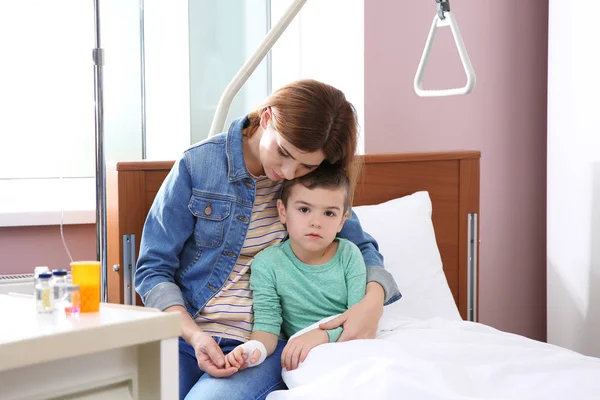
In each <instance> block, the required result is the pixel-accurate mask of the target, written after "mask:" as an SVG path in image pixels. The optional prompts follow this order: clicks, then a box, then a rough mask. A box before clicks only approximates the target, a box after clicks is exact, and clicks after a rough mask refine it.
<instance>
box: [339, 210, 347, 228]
mask: <svg viewBox="0 0 600 400" xmlns="http://www.w3.org/2000/svg"><path fill="white" fill-rule="evenodd" d="M347 219H348V211H346V212H345V213H344V216H343V217H342V222H340V226H339V227H338V233H340V231H341V230H342V228H343V227H344V222H346V220H347Z"/></svg>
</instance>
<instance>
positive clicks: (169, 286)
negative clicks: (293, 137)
mask: <svg viewBox="0 0 600 400" xmlns="http://www.w3.org/2000/svg"><path fill="white" fill-rule="evenodd" d="M247 123H248V118H247V117H244V118H241V119H238V120H236V121H234V122H233V123H232V124H231V127H230V128H229V131H228V132H227V133H221V134H219V135H216V136H213V137H211V138H208V139H206V140H204V141H202V142H200V143H198V144H196V145H194V146H192V147H191V148H189V149H188V150H186V151H185V152H184V153H183V155H182V156H181V157H180V158H179V159H178V160H177V161H176V162H175V165H174V166H173V168H172V169H171V171H170V172H169V174H168V176H167V177H166V179H165V181H164V182H163V184H162V186H161V188H160V189H159V191H158V193H157V195H156V198H155V199H154V203H153V204H152V207H151V208H150V212H149V214H148V217H147V218H146V222H145V224H144V230H143V233H142V240H141V243H140V253H139V258H138V262H137V269H136V272H135V288H136V291H137V292H138V293H139V294H140V296H141V297H142V300H143V302H144V304H145V305H146V306H149V307H156V308H159V309H161V310H164V309H166V308H167V307H171V306H174V305H182V306H184V307H185V308H186V309H187V311H188V312H189V313H190V315H192V317H195V316H196V315H197V314H198V313H199V312H200V310H201V309H202V308H203V307H204V305H205V304H206V303H207V302H208V300H210V299H211V298H212V297H213V296H214V295H215V294H217V293H218V292H219V290H220V289H221V288H222V287H223V285H224V284H225V282H226V281H227V278H228V277H229V274H230V273H231V271H232V270H233V267H234V265H235V262H236V260H237V258H238V256H239V254H240V252H241V250H242V247H243V245H244V240H245V238H246V233H247V232H248V226H249V223H250V217H251V215H252V207H253V205H254V196H255V190H256V188H255V182H254V180H253V179H252V176H251V175H250V173H249V172H248V170H247V169H246V165H245V163H244V156H243V151H242V129H243V128H244V127H245V126H246V125H247ZM339 236H340V237H343V238H346V239H348V240H350V241H352V242H354V243H355V244H356V245H358V247H359V248H360V250H361V252H362V254H363V257H364V259H365V264H366V265H367V267H368V268H367V281H368V282H371V281H374V282H378V283H379V284H381V286H382V287H383V289H384V291H385V303H386V304H390V303H392V302H394V301H396V300H398V299H399V298H400V297H401V295H400V292H399V290H398V287H397V286H396V283H395V281H394V278H393V277H392V275H391V274H390V273H389V272H387V271H386V270H385V269H384V268H383V257H382V255H381V254H380V253H379V251H378V246H377V242H376V241H375V240H374V239H373V238H372V237H371V236H369V235H368V234H367V233H365V232H364V231H363V230H362V228H361V226H360V222H359V221H358V219H357V217H356V215H354V214H352V216H351V217H350V218H348V219H347V220H346V223H345V224H344V227H343V229H342V231H341V232H340V233H339Z"/></svg>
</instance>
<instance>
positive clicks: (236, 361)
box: [225, 346, 248, 370]
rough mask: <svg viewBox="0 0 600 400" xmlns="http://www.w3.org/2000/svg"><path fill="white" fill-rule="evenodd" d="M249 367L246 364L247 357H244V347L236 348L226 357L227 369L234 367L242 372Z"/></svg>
mask: <svg viewBox="0 0 600 400" xmlns="http://www.w3.org/2000/svg"><path fill="white" fill-rule="evenodd" d="M247 366H248V364H247V363H246V356H245V355H244V349H242V346H238V347H236V348H235V349H233V350H231V351H230V352H229V354H227V355H226V356H225V367H226V368H230V367H233V368H236V369H237V370H241V369H244V368H246V367H247Z"/></svg>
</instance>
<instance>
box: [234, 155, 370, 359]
mask: <svg viewBox="0 0 600 400" xmlns="http://www.w3.org/2000/svg"><path fill="white" fill-rule="evenodd" d="M349 192H350V183H349V180H348V177H347V176H346V175H345V174H344V173H343V172H342V171H338V169H337V168H334V167H332V166H330V165H328V164H326V163H323V164H321V166H320V167H319V168H318V169H317V170H316V171H314V172H313V173H311V174H308V175H305V176H303V177H301V178H298V179H294V180H291V181H287V182H285V183H284V185H283V188H282V191H281V199H280V200H278V201H277V208H278V211H279V219H280V220H281V223H282V224H284V225H285V226H286V229H287V231H288V235H289V239H288V240H285V241H284V242H282V243H280V244H278V245H275V246H273V247H270V248H267V249H265V250H263V251H262V252H260V253H259V254H258V255H257V256H256V258H255V259H254V261H253V262H252V267H251V268H252V273H251V275H250V288H251V289H252V291H253V296H254V305H253V308H254V328H253V332H252V335H251V336H250V341H248V342H246V343H244V344H243V345H240V346H238V347H236V348H235V349H234V350H233V351H231V352H230V353H229V354H228V355H227V356H226V360H227V362H228V363H229V364H230V365H232V366H235V367H237V368H240V367H242V368H243V367H244V363H245V362H247V365H248V366H250V367H252V366H256V365H258V364H260V363H262V362H263V361H264V359H265V358H266V357H267V356H268V355H270V354H271V353H273V351H274V350H275V348H276V346H277V340H278V337H279V334H280V332H281V330H282V329H283V333H284V334H285V335H286V336H287V337H291V339H290V340H289V342H288V344H287V345H286V347H285V348H284V350H283V353H282V355H281V365H282V367H284V368H286V369H287V370H293V369H296V368H297V367H298V364H299V363H301V362H303V361H304V360H305V358H306V356H307V354H308V352H309V351H310V350H311V349H313V348H314V347H316V346H318V345H320V344H323V343H329V342H335V341H337V340H338V338H339V337H340V335H341V333H342V330H343V328H342V327H339V328H336V329H333V330H329V331H325V330H321V329H319V328H318V327H317V328H316V329H312V330H309V331H308V332H306V333H303V332H300V335H298V336H297V337H292V336H293V335H294V334H296V333H298V332H299V331H301V330H302V329H304V328H306V327H309V326H310V325H312V324H315V323H317V322H318V321H320V320H322V319H323V318H326V317H330V316H332V315H334V314H339V313H343V312H344V311H346V310H347V309H348V308H349V307H351V306H353V305H354V304H356V303H358V302H359V301H360V300H362V298H363V297H364V295H365V288H366V267H365V263H364V260H363V257H362V254H361V252H360V250H359V248H358V247H357V246H356V245H355V244H353V243H352V242H350V241H348V240H345V239H341V238H336V234H337V233H338V232H339V231H340V230H341V229H342V227H343V225H344V222H345V221H346V218H347V216H348V211H347V210H348V206H349V204H348V203H349V198H350V193H349Z"/></svg>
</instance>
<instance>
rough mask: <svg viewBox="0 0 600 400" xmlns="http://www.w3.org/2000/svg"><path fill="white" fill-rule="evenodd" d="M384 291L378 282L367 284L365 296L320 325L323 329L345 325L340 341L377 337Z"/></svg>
mask: <svg viewBox="0 0 600 400" xmlns="http://www.w3.org/2000/svg"><path fill="white" fill-rule="evenodd" d="M383 299H384V292H383V288H382V287H381V285H380V284H379V283H377V282H369V283H368V284H367V293H366V295H365V297H364V298H363V299H362V300H361V301H360V302H359V303H357V304H355V305H353V306H352V307H350V308H349V309H348V310H347V311H346V312H345V313H343V314H341V315H340V316H338V317H337V318H334V319H332V320H331V321H328V322H325V323H323V324H321V325H319V328H321V329H326V330H328V329H335V328H337V327H338V326H342V325H343V326H344V331H343V332H342V335H341V336H340V338H339V339H338V342H345V341H348V340H355V339H375V335H376V334H377V328H378V326H379V319H380V318H381V315H382V314H383Z"/></svg>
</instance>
